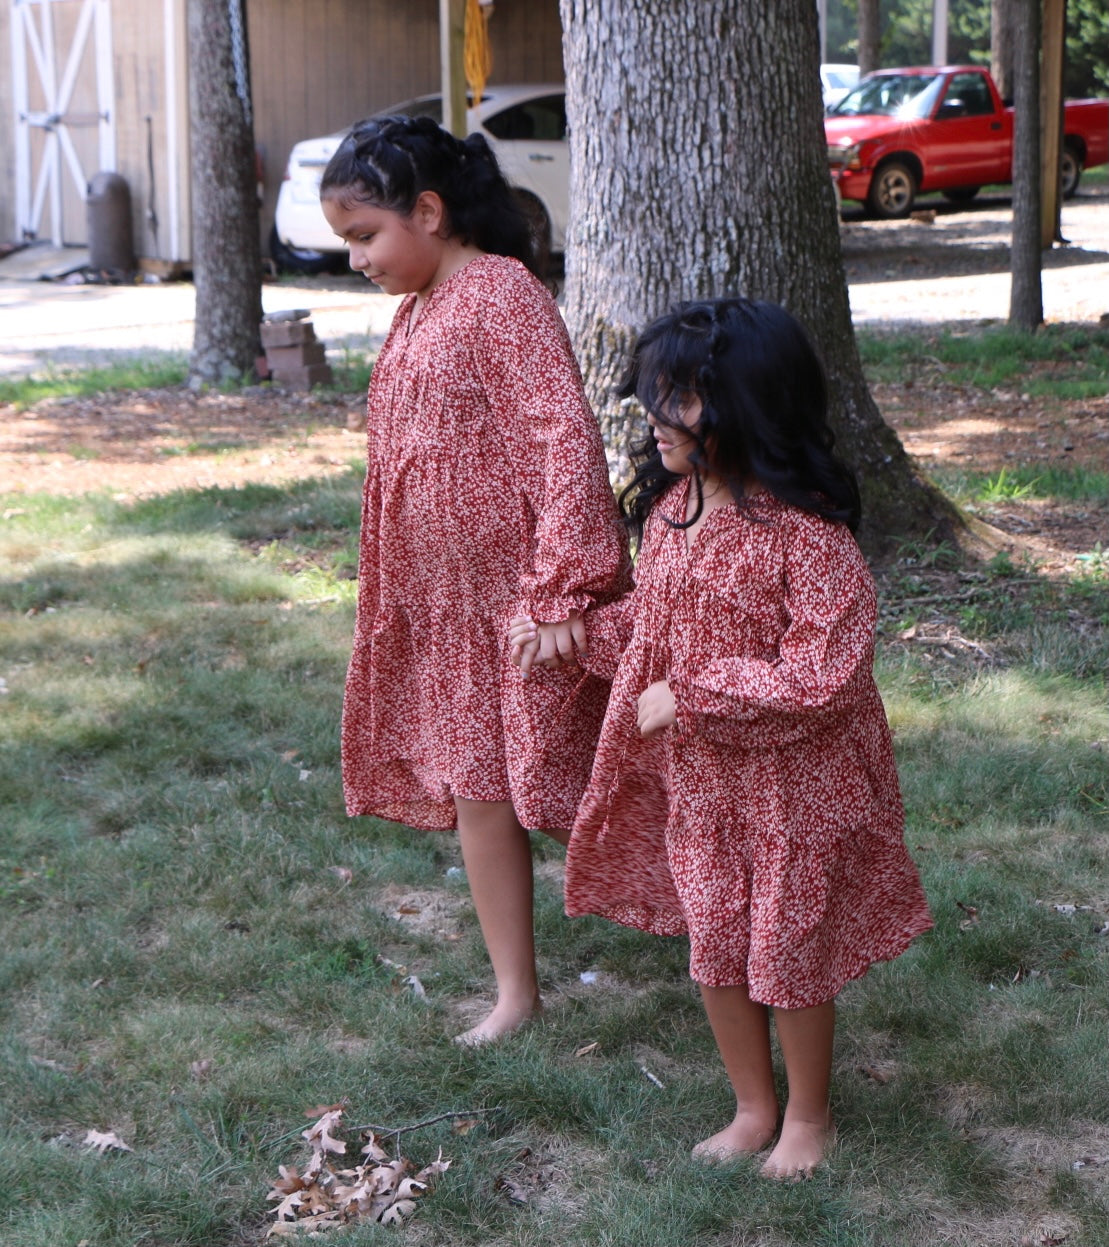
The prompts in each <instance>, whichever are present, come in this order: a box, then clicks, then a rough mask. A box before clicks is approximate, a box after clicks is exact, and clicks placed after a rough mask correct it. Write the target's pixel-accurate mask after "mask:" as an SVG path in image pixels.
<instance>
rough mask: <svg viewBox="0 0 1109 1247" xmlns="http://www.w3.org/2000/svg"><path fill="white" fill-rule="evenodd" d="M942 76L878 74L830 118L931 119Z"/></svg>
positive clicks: (831, 112) (846, 98) (833, 110)
mask: <svg viewBox="0 0 1109 1247" xmlns="http://www.w3.org/2000/svg"><path fill="white" fill-rule="evenodd" d="M941 86H942V78H941V76H940V75H939V74H874V75H872V76H871V77H869V78H864V79H863V81H862V82H860V83H859V85H858V86H857V87H856V88H855V89H854V91H850V92H849V93H848V94H847V95H845V96H844V97H843V99H842V100H840V102H839V103H838V104H836V105H834V106H833V107H832V108H830V109H829V110H828V115H829V116H830V117H875V116H877V117H901V118H903V119H904V120H906V121H912V120H914V119H917V120H918V119H920V118H922V117H927V116H928V114H929V113H930V112H931V111H932V108H933V106H934V104H935V102H936V97H937V96H938V95H939V93H940V88H941Z"/></svg>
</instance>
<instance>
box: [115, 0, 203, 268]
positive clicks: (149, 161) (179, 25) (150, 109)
mask: <svg viewBox="0 0 1109 1247" xmlns="http://www.w3.org/2000/svg"><path fill="white" fill-rule="evenodd" d="M185 44H186V36H185V4H184V0H146V3H145V4H141V5H136V4H135V3H134V0H112V52H113V60H114V63H115V98H116V172H118V173H119V174H121V175H122V176H123V177H124V178H125V179H126V181H127V184H128V186H129V187H130V188H131V213H132V226H133V231H134V238H135V254H136V255H138V256H140V257H145V258H148V259H156V260H162V261H167V262H172V261H178V260H184V259H187V258H188V257H189V255H190V253H191V246H190V241H189V229H190V225H189V193H188V169H189V103H188V81H187V77H186V64H187V59H186V54H185Z"/></svg>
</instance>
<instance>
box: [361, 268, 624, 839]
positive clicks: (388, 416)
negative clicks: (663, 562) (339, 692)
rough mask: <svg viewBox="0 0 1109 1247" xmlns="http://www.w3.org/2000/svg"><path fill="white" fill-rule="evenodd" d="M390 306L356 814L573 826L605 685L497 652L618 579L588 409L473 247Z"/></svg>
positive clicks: (544, 338) (549, 331) (518, 295)
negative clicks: (523, 624)
mask: <svg viewBox="0 0 1109 1247" xmlns="http://www.w3.org/2000/svg"><path fill="white" fill-rule="evenodd" d="M414 302H415V296H414V295H410V296H408V298H406V299H405V300H404V301H403V302H402V303H401V305H400V307H399V308H398V309H397V313H396V317H395V319H394V321H393V325H392V328H391V329H390V331H389V335H388V337H387V338H386V341H385V343H384V345H383V347H382V349H381V353H380V354H379V356H378V359H377V363H376V364H375V366H374V371H373V376H372V379H371V382H370V390H369V397H368V400H367V401H368V407H367V412H368V416H367V442H368V461H367V473H366V484H365V491H364V496H363V508H362V537H361V552H360V562H359V595H358V611H357V616H356V622H355V634H354V648H353V653H352V656H351V662H350V668H349V671H348V675H347V684H346V695H345V698H344V703H343V723H342V755H343V787H344V794H345V797H346V804H347V810H348V812H349V813H350V814H372V815H377V816H379V817H381V818H385V819H390V820H393V821H397V822H403V823H407V824H409V825H410V826H414V827H423V828H428V829H439V830H446V829H449V828H451V827H453V826H455V810H454V803H453V800H452V798H453V797H454V796H460V797H466V798H470V799H472V800H477V801H506V800H511V801H512V802H513V803H514V805H515V808H516V812H517V814H518V815H519V817H520V820H521V822H523V824H524V825H525V826H526V827H533V828H555V827H569V826H570V824H571V822H572V821H573V817H574V812H575V810H576V808H577V804H578V801H579V800H580V798H581V794H582V792H583V790H584V788H585V784H586V782H587V781H588V778H589V769H590V765H591V763H592V759H593V749H594V745H595V743H596V737H597V732H598V731H599V729H600V724H601V720H602V718H603V716H604V709H605V704H606V701H607V697H608V684H607V682H605V681H604V680H601V679H598V678H597V677H595V676H593V675H590V674H588V673H585V672H582V671H578V670H573V669H567V668H563V669H560V670H556V671H547V670H539V669H536V670H535V671H534V672H533V674H532V676H531V678H530V679H528V680H527V681H524V680H522V679H521V678H520V674H519V672H518V671H517V670H516V669H515V668H514V667H513V666H512V665H511V664H510V662H509V660H508V645H507V627H508V621H509V619H511V617H512V616H513V615H515V614H519V613H528V614H531V615H532V616H533V617H534V618H536V619H539V620H543V621H549V622H557V621H560V620H564V619H566V618H567V617H568V614H569V612H570V611H571V610H572V609H578V610H583V609H585V608H586V607H588V606H589V605H591V604H594V603H598V602H601V603H603V602H606V601H608V600H609V599H610V598H611V597H612V596H613V595H614V594H618V593H620V592H623V591H625V590H626V589H627V587H628V583H629V579H628V577H629V573H628V557H627V542H626V538H625V536H624V532H623V529H622V526H621V524H620V521H619V517H618V514H617V510H616V504H615V501H614V499H613V495H612V490H611V487H610V485H609V479H608V471H607V468H606V464H605V457H604V450H603V446H602V443H601V437H600V433H599V430H598V427H597V421H596V418H595V417H594V415H593V412H592V411H591V410H590V408H589V405H588V403H587V402H586V400H585V397H584V394H583V391H582V384H581V376H580V373H579V372H578V367H577V364H576V362H575V360H574V357H573V353H572V351H571V349H570V342H569V338H568V336H567V333H566V329H565V327H564V325H563V322H562V317H561V316H560V314H559V311H558V308H557V306H556V304H555V302H554V300H553V299H552V298H551V296H550V294H549V293H548V292H547V290H546V289H545V288H544V287H543V286H542V285H541V284H540V283H539V282H538V281H537V280H536V279H535V278H534V277H533V276H532V275H531V274H530V273H529V272H528V271H527V270H526V269H525V268H524V267H523V265H521V264H519V263H518V262H517V261H515V260H510V259H506V258H504V257H503V256H482V257H479V258H478V259H475V260H472V261H471V262H470V263H469V264H468V265H466V267H465V268H463V269H461V270H460V271H459V272H457V273H455V274H454V275H453V276H452V277H449V278H448V279H447V280H446V281H444V282H442V283H441V284H440V285H439V286H437V287H436V288H435V289H434V290H433V291H432V292H431V294H430V295H429V296H428V298H427V300H426V302H425V303H424V305H423V308H422V310H421V312H420V315H419V317H418V319H417V320H416V321H415V323H414V324H410V319H411V315H412V309H413V305H414Z"/></svg>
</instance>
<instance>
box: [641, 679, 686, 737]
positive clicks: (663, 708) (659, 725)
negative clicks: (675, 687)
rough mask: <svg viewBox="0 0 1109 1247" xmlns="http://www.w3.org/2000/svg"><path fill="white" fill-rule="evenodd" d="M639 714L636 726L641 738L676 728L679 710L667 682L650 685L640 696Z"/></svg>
mask: <svg viewBox="0 0 1109 1247" xmlns="http://www.w3.org/2000/svg"><path fill="white" fill-rule="evenodd" d="M638 706H639V713H638V715H637V716H636V724H637V726H638V727H639V734H640V736H657V735H658V733H659V732H661V731H663V729H664V728H668V727H674V726H675V724H676V723H677V722H678V708H677V705H676V704H675V702H674V694H673V693H672V692H671V691H670V685H669V684H668V683H667V682H666V681H665V680H656V681H655V682H654V684H648V685H647V687H646V688H645V689H644V690H643V692H642V693H640V694H639V703H638Z"/></svg>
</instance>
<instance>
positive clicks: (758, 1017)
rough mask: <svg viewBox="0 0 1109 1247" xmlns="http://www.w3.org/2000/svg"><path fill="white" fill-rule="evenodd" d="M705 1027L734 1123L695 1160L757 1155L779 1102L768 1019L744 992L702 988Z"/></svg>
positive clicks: (742, 989) (699, 1147)
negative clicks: (728, 1088) (730, 1094)
mask: <svg viewBox="0 0 1109 1247" xmlns="http://www.w3.org/2000/svg"><path fill="white" fill-rule="evenodd" d="M701 999H702V1000H703V1001H704V1002H705V1012H706V1013H707V1014H708V1019H709V1025H710V1026H711V1027H712V1034H713V1037H714V1038H715V1040H716V1046H717V1048H719V1049H720V1057H721V1060H722V1061H723V1062H724V1069H725V1070H726V1071H727V1074H728V1081H729V1082H730V1083H731V1084H732V1090H733V1091H734V1092H735V1102H736V1110H735V1118H734V1119H733V1121H732V1122H731V1124H730V1125H728V1126H725V1127H724V1129H723V1130H721V1131H718V1132H717V1133H716V1134H714V1135H713V1136H712V1137H711V1138H709V1139H705V1140H704V1141H703V1142H702V1143H698V1144H697V1146H696V1147H695V1148H694V1149H693V1155H694V1156H697V1157H699V1158H701V1159H702V1160H714V1159H715V1160H732V1159H734V1158H735V1157H737V1156H747V1155H750V1154H751V1153H753V1152H759V1151H761V1150H762V1149H763V1148H764V1147H766V1145H767V1144H768V1143H769V1142H770V1140H771V1139H772V1138H773V1137H774V1131H775V1130H776V1129H777V1126H778V1099H777V1096H776V1095H775V1092H774V1066H773V1063H772V1060H771V1056H770V1016H769V1011H768V1010H767V1008H766V1006H765V1005H760V1004H757V1003H756V1002H755V1001H753V1000H752V999H751V998H750V996H748V994H747V988H746V987H705V986H704V985H703V984H702V985H701Z"/></svg>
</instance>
